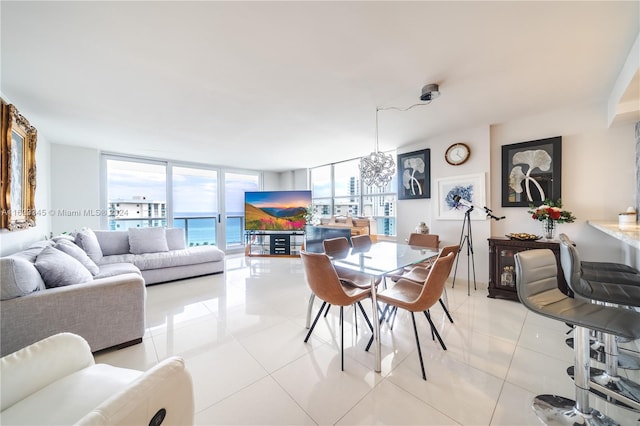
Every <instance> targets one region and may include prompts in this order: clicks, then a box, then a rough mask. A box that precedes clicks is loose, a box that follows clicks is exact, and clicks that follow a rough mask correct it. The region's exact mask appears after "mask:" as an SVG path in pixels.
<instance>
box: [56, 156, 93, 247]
mask: <svg viewBox="0 0 640 426" xmlns="http://www.w3.org/2000/svg"><path fill="white" fill-rule="evenodd" d="M51 164H52V165H53V168H52V170H51V208H52V211H53V212H54V213H55V214H54V215H53V216H52V218H51V230H52V231H53V233H54V235H57V234H60V233H62V232H73V231H75V230H80V229H82V228H84V227H87V228H92V229H100V227H101V223H100V220H101V216H100V215H99V212H100V211H101V204H100V151H98V150H97V149H93V148H81V147H77V146H70V145H60V144H51Z"/></svg>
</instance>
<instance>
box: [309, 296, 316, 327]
mask: <svg viewBox="0 0 640 426" xmlns="http://www.w3.org/2000/svg"><path fill="white" fill-rule="evenodd" d="M314 300H316V295H315V293H311V296H309V304H308V306H307V328H309V327H311V311H312V310H313V301H314Z"/></svg>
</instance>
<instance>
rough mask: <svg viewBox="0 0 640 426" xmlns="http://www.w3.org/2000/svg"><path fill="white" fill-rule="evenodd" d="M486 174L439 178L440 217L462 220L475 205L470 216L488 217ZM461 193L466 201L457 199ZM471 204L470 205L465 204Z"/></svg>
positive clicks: (478, 218)
mask: <svg viewBox="0 0 640 426" xmlns="http://www.w3.org/2000/svg"><path fill="white" fill-rule="evenodd" d="M484 180H485V175H484V173H475V174H470V175H463V176H452V177H446V178H439V179H438V219H450V220H462V219H464V214H465V213H466V212H467V210H469V208H470V206H469V205H471V206H473V210H472V211H471V213H470V215H469V217H470V218H471V219H474V220H484V219H486V213H485V211H484V206H485V203H486V195H485V182H484ZM457 195H459V196H460V198H461V199H463V200H465V201H466V203H464V204H463V203H460V202H458V201H456V196H457ZM465 204H469V205H465Z"/></svg>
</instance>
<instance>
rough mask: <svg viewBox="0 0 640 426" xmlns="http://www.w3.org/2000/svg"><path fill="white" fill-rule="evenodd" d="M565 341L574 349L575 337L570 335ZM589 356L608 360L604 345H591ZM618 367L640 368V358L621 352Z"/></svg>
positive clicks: (598, 359)
mask: <svg viewBox="0 0 640 426" xmlns="http://www.w3.org/2000/svg"><path fill="white" fill-rule="evenodd" d="M565 343H566V344H567V346H569V347H570V348H572V349H573V337H570V338H568V339H567V340H565ZM620 349H621V350H624V349H623V348H620ZM589 357H590V358H591V359H592V360H594V361H598V362H606V360H605V353H604V346H600V347H598V348H597V349H594V348H593V347H590V349H589ZM618 367H619V368H624V369H625V370H640V359H639V358H638V357H635V356H633V355H627V354H625V353H622V352H619V353H618Z"/></svg>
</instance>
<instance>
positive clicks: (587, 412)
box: [514, 249, 640, 425]
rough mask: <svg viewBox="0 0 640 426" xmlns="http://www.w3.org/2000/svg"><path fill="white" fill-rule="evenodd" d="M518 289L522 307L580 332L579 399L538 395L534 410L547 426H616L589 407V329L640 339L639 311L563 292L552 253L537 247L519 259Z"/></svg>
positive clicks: (577, 340)
mask: <svg viewBox="0 0 640 426" xmlns="http://www.w3.org/2000/svg"><path fill="white" fill-rule="evenodd" d="M514 258H515V264H516V287H517V290H518V297H519V298H520V301H521V302H522V304H523V305H524V306H525V307H526V308H527V309H529V310H531V311H532V312H535V313H538V314H540V315H543V316H546V317H548V318H552V319H555V320H558V321H562V322H565V323H568V324H571V325H573V326H574V327H575V328H574V333H575V348H574V352H575V362H574V370H575V378H574V384H575V391H576V392H575V398H576V399H575V401H574V400H571V399H568V398H565V397H562V396H556V395H550V394H547V395H538V396H536V397H535V398H534V400H533V409H534V411H535V413H536V415H537V416H538V418H539V419H540V420H541V421H542V422H544V423H545V424H564V425H573V424H581V425H582V424H584V425H611V424H616V423H615V421H614V420H613V419H611V418H610V417H607V416H605V415H604V414H602V413H600V412H598V411H597V410H595V409H593V408H591V407H590V406H589V394H590V393H589V389H590V386H593V382H591V381H590V371H591V370H590V368H589V330H596V331H601V332H603V333H606V334H611V335H615V336H622V337H625V338H629V339H634V340H635V339H638V338H640V313H638V312H634V311H632V310H629V309H622V308H615V307H610V306H602V305H595V304H593V303H590V302H589V301H585V300H580V299H574V298H571V297H569V296H567V295H565V294H564V293H562V292H561V291H560V290H559V289H558V268H557V265H556V260H555V256H554V254H553V252H552V251H551V250H548V249H534V250H527V251H522V252H519V253H517V254H516V255H515V257H514Z"/></svg>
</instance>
